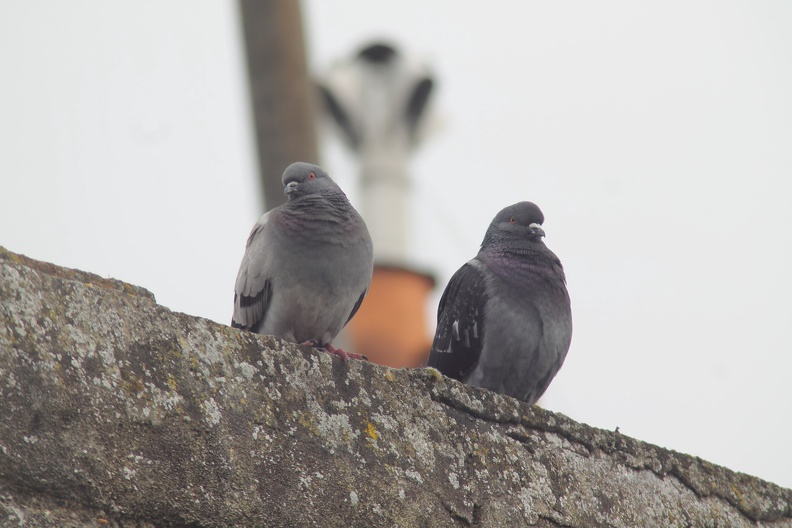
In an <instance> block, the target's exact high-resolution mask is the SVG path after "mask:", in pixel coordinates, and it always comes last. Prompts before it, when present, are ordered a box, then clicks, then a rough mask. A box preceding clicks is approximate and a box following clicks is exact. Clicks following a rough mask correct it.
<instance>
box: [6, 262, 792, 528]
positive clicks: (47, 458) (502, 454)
mask: <svg viewBox="0 0 792 528" xmlns="http://www.w3.org/2000/svg"><path fill="white" fill-rule="evenodd" d="M0 300H1V301H2V303H1V304H0V416H2V417H3V419H2V420H0V525H1V526H20V527H33V526H35V527H43V528H47V527H56V526H57V527H64V526H74V527H88V526H91V527H93V526H98V527H102V526H138V527H143V528H148V527H164V526H168V527H187V526H189V527H193V528H198V527H227V526H404V527H412V526H425V527H435V526H438V527H440V526H454V527H458V526H482V527H487V526H492V527H495V526H498V527H500V526H540V527H553V526H567V527H584V526H586V527H587V526H678V527H688V526H695V527H699V526H700V527H714V526H719V527H720V526H730V527H731V526H746V527H747V526H757V525H761V526H773V527H776V526H778V527H781V526H784V527H792V491H791V490H788V489H784V488H781V487H779V486H776V485H774V484H771V483H768V482H764V481H762V480H759V479H757V478H754V477H751V476H748V475H744V474H740V473H735V472H732V471H730V470H728V469H726V468H723V467H719V466H716V465H713V464H710V463H708V462H706V461H703V460H701V459H698V458H696V457H692V456H688V455H684V454H680V453H676V452H673V451H669V450H665V449H661V448H659V447H656V446H653V445H650V444H646V443H643V442H640V441H637V440H634V439H632V438H629V437H626V436H624V435H621V434H619V433H615V432H610V431H603V430H600V429H595V428H592V427H588V426H586V425H583V424H579V423H576V422H574V421H572V420H570V419H569V418H567V417H565V416H563V415H560V414H555V413H551V412H548V411H545V410H542V409H540V408H537V407H529V406H526V405H524V404H521V403H519V402H517V401H515V400H513V399H510V398H505V397H501V396H498V395H496V394H492V393H489V392H487V391H482V390H478V389H474V388H470V387H466V386H463V385H461V384H459V383H457V382H454V381H452V380H449V379H447V378H444V377H442V376H440V375H439V374H438V373H437V372H436V371H434V370H429V369H422V370H412V371H408V370H393V369H389V368H385V367H379V366H376V365H372V364H369V363H364V362H357V361H353V362H350V363H349V364H348V365H345V364H343V363H342V362H341V361H340V360H339V359H337V358H333V357H331V356H330V355H328V354H325V353H320V352H316V351H314V350H312V349H310V348H308V347H301V346H296V345H292V344H288V343H284V342H281V341H279V340H277V339H275V338H271V337H266V336H257V335H254V334H250V333H246V332H240V331H237V330H234V329H232V328H230V327H227V326H223V325H219V324H216V323H213V322H211V321H208V320H205V319H201V318H197V317H190V316H187V315H184V314H180V313H174V312H171V311H170V310H168V309H167V308H164V307H162V306H159V305H157V304H156V302H155V300H154V298H153V296H152V295H151V294H150V293H149V292H147V291H146V290H144V289H143V288H139V287H135V286H131V285H128V284H125V283H122V282H120V281H115V280H108V279H102V278H100V277H98V276H96V275H93V274H88V273H84V272H81V271H76V270H68V269H64V268H60V267H57V266H54V265H51V264H46V263H42V262H38V261H34V260H31V259H27V258H25V257H22V256H20V255H17V254H14V253H11V252H9V251H7V250H5V249H3V248H0Z"/></svg>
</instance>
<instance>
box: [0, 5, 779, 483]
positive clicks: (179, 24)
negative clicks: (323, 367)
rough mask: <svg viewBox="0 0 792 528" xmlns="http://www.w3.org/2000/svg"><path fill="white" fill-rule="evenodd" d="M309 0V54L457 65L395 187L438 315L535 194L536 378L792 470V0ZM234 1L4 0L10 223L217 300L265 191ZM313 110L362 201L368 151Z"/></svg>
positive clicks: (193, 309) (697, 446)
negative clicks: (563, 299) (442, 299)
mask: <svg viewBox="0 0 792 528" xmlns="http://www.w3.org/2000/svg"><path fill="white" fill-rule="evenodd" d="M299 6H300V7H301V9H302V15H303V21H302V28H303V35H304V44H305V51H306V52H307V61H306V64H307V71H308V72H310V73H312V74H313V75H315V76H319V77H322V76H323V75H324V74H325V73H327V72H329V71H330V70H331V69H332V67H331V65H332V64H333V63H334V62H335V61H337V60H338V59H339V58H343V57H348V56H349V54H350V52H352V51H354V50H357V49H359V47H360V46H361V45H365V44H367V43H370V42H372V41H374V40H378V39H385V40H386V41H388V42H396V43H399V45H402V46H404V49H405V50H410V51H412V52H420V53H422V54H424V56H423V57H422V58H424V59H426V62H427V63H429V64H432V67H433V69H434V70H433V76H434V77H436V78H437V79H440V80H441V81H442V83H441V86H442V90H441V92H438V93H437V94H433V95H432V96H431V97H432V104H433V105H434V107H435V110H436V111H437V113H438V115H440V116H441V117H442V120H441V121H440V123H439V124H440V126H441V127H442V133H441V134H437V135H436V136H435V137H433V138H432V142H431V144H427V145H426V148H421V149H418V150H416V151H414V152H412V153H411V155H410V174H411V176H412V178H411V180H410V181H411V184H412V191H411V192H410V194H409V197H408V198H407V201H408V210H409V211H410V214H409V220H410V222H409V225H408V235H407V240H408V246H409V247H408V248H407V255H406V257H407V262H408V263H410V265H411V266H415V269H418V270H423V269H429V270H432V271H434V272H436V275H437V285H438V288H437V289H435V291H434V294H433V299H432V300H431V301H430V303H429V306H428V309H427V320H428V321H427V324H428V325H429V326H428V330H429V331H430V333H431V328H432V327H431V321H432V319H433V312H434V310H435V309H436V303H437V299H438V297H439V290H441V288H442V286H444V285H445V283H446V282H447V280H448V278H449V277H450V276H451V274H452V273H453V272H454V271H455V270H456V269H457V268H458V267H459V266H460V265H461V264H462V263H463V262H465V261H466V260H468V259H470V258H471V257H472V256H473V255H475V253H476V251H477V248H478V245H479V243H480V242H481V238H482V237H483V234H484V230H485V229H486V225H487V223H488V222H489V220H490V219H491V218H492V217H493V216H494V214H495V213H496V212H497V211H498V210H499V209H500V208H501V207H503V206H504V205H506V204H509V203H513V202H516V201H518V200H525V199H528V200H532V201H535V202H536V203H538V204H539V205H540V206H541V207H542V209H543V211H544V212H545V215H546V217H547V221H546V223H545V228H546V231H547V238H546V240H547V244H548V246H549V247H551V248H552V249H553V251H555V252H556V253H557V254H558V255H559V257H560V258H561V259H562V261H563V262H564V265H565V268H566V271H567V277H568V280H569V290H570V295H571V297H572V309H573V316H574V321H575V333H574V336H573V340H572V348H571V350H570V352H569V355H568V357H567V360H566V363H565V365H564V368H563V369H562V370H561V372H560V373H559V375H558V377H557V378H556V379H555V380H554V382H553V384H552V385H551V387H550V389H549V390H548V392H547V394H546V396H545V398H544V399H543V405H544V406H545V407H547V408H549V409H552V410H554V411H561V412H563V413H564V414H567V415H569V416H570V417H572V418H574V419H576V420H579V421H582V422H586V423H588V424H591V425H595V426H598V427H603V428H608V429H614V428H616V427H617V426H618V427H619V428H620V430H621V432H623V433H624V434H627V435H630V436H635V437H637V438H640V439H642V440H646V441H649V442H652V443H656V444H659V445H663V446H666V447H670V448H673V449H676V450H679V451H684V452H688V453H693V454H695V455H698V456H701V457H703V458H705V459H708V460H711V461H713V462H716V463H719V464H724V465H727V466H729V467H731V468H733V469H736V470H740V471H745V472H747V473H751V474H755V475H758V476H760V477H762V478H766V479H769V480H771V481H774V482H777V483H779V484H782V485H785V486H787V487H792V459H791V458H790V457H789V456H788V446H789V445H792V422H790V420H789V419H788V417H789V416H790V415H792V390H790V384H789V377H790V372H792V333H790V332H789V331H788V322H789V320H790V319H792V308H791V307H790V304H789V299H790V298H792V274H790V273H789V271H788V270H789V269H791V268H792V235H790V232H789V226H790V225H792V208H790V207H789V200H790V197H792V178H790V175H791V174H792V149H790V148H789V145H790V144H792V98H790V97H789V94H790V93H792V68H790V66H789V65H790V64H792V32H790V31H789V30H788V28H789V27H790V26H792V4H789V3H788V2H780V1H768V2H753V1H750V0H737V1H735V2H729V3H723V2H718V1H716V0H694V1H686V2H682V1H678V0H674V1H671V2H663V3H662V4H659V3H658V4H646V3H629V4H627V3H602V2H597V3H590V4H585V3H580V2H569V1H566V0H563V1H559V2H552V3H551V2H523V3H519V4H514V3H503V4H493V5H492V6H491V7H490V8H489V10H488V16H486V17H483V16H482V15H481V8H480V5H479V4H476V3H470V4H467V3H459V2H449V1H438V2H420V1H418V0H405V1H404V2H398V3H376V4H375V3H370V2H365V1H362V0H339V1H337V2H322V1H320V0H306V1H304V2H301V3H300V4H299ZM419 12H420V16H417V13H419ZM242 14H243V9H240V8H239V4H238V3H236V2H227V1H226V2H222V1H216V0H198V1H195V0H172V1H170V2H150V1H143V2H113V3H108V2H100V1H98V0H77V1H74V2H69V3H68V4H60V3H57V2H48V3H45V4H42V3H40V2H3V3H0V68H2V69H0V71H2V80H3V82H2V83H0V145H2V149H0V245H3V246H5V247H7V248H9V249H10V250H12V251H16V252H20V253H25V254H27V255H29V256H31V257H33V258H37V259H42V260H49V261H53V262H56V263H58V264H61V265H65V266H72V267H78V268H81V269H85V270H89V271H92V272H96V273H99V274H101V275H104V276H112V277H117V278H119V279H122V280H125V281H129V282H132V283H135V284H139V285H142V286H145V287H146V288H148V289H150V290H151V291H153V292H154V293H155V294H156V296H157V299H158V300H159V301H160V302H161V303H162V304H164V305H166V306H168V307H170V308H172V309H174V310H179V311H184V312H187V313H190V314H194V315H199V316H203V317H207V318H210V319H214V320H216V321H219V322H221V323H225V324H228V322H229V320H230V315H231V303H232V298H233V282H234V278H235V277H236V272H237V269H238V266H239V262H240V259H241V257H242V254H243V252H244V244H245V240H246V238H247V236H248V233H249V231H250V228H251V226H252V225H253V222H254V221H255V220H256V218H257V217H258V216H259V215H260V214H261V213H262V212H263V207H262V205H261V202H260V198H261V185H260V184H259V183H258V174H259V172H258V168H257V165H258V164H259V159H258V153H257V149H256V141H257V139H256V138H257V136H256V119H257V118H253V117H251V116H253V115H254V111H253V108H252V106H251V102H250V101H251V100H250V98H249V95H250V88H249V85H248V69H247V66H246V58H245V42H246V41H245V37H244V35H245V33H244V31H243V23H242ZM471 28H474V29H473V30H471ZM435 96H436V97H435ZM284 97H285V96H284ZM316 108H317V109H318V108H319V107H318V106H317V107H316ZM288 118H293V119H296V120H298V121H301V119H302V118H301V117H299V116H292V114H291V113H290V112H289V113H287V119H288ZM322 137H323V141H322V142H321V143H319V144H318V158H319V159H320V160H321V162H322V163H323V164H324V165H325V166H326V167H327V168H328V170H329V171H330V173H331V174H332V175H333V177H334V178H335V179H336V180H337V181H338V182H339V184H340V185H341V186H342V188H343V189H344V190H345V191H347V194H348V195H349V196H350V199H351V201H352V203H353V204H355V206H356V207H358V208H359V209H361V210H362V209H363V206H362V192H363V189H362V188H360V189H358V187H357V185H358V180H357V173H358V170H359V168H360V167H361V164H360V160H359V157H358V155H357V154H356V153H355V152H354V151H351V150H350V149H349V148H348V146H347V144H346V143H345V142H344V141H342V140H341V139H339V137H337V136H333V135H327V136H322ZM289 156H291V154H289ZM273 170H274V172H275V175H276V177H278V178H279V176H280V170H278V169H273ZM278 198H280V196H278ZM364 305H365V303H364Z"/></svg>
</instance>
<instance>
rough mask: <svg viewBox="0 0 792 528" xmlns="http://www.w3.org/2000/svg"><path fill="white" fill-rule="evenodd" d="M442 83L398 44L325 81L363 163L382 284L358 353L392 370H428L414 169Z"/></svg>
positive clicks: (340, 66) (367, 49) (329, 100)
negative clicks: (416, 257) (414, 248)
mask: <svg viewBox="0 0 792 528" xmlns="http://www.w3.org/2000/svg"><path fill="white" fill-rule="evenodd" d="M433 85H434V79H433V78H432V76H431V74H430V72H429V71H428V67H427V66H426V65H424V64H422V63H420V62H417V61H410V60H409V58H407V57H405V56H404V55H403V54H402V53H400V52H399V51H398V50H397V49H396V48H394V47H393V46H392V45H390V44H386V43H381V42H376V43H371V44H368V45H366V46H364V47H363V48H362V49H361V50H360V51H359V52H358V53H356V54H355V55H354V56H352V57H351V58H350V59H347V60H343V61H339V62H337V63H336V64H335V65H334V66H333V67H332V69H330V71H329V72H328V73H327V74H326V75H325V76H324V77H323V78H322V79H321V80H320V81H319V88H320V91H321V95H322V101H323V102H324V108H325V110H326V112H327V113H328V114H329V115H330V116H331V117H332V119H333V120H334V122H335V124H336V126H337V127H336V130H338V131H339V132H340V134H341V136H342V138H343V139H344V140H345V141H346V143H347V145H348V146H349V147H350V148H351V149H352V151H353V152H354V153H355V155H356V157H357V158H358V166H359V186H360V210H361V214H362V215H363V218H365V219H366V223H367V224H368V228H369V231H370V232H371V237H372V240H373V242H374V276H373V278H372V281H371V288H370V289H369V294H368V296H367V297H366V300H365V301H364V303H363V305H362V306H361V308H360V311H359V312H358V313H357V315H356V316H355V318H354V319H352V321H350V323H349V327H348V331H349V333H350V337H351V341H352V344H353V345H354V348H355V350H356V351H357V352H359V353H362V354H364V355H366V356H367V357H368V358H369V359H370V360H371V361H374V362H375V363H379V364H381V365H388V366H391V367H418V366H422V365H425V364H426V359H427V357H428V353H429V348H430V346H431V336H430V331H429V329H428V328H427V324H426V322H427V314H426V306H427V304H428V300H429V295H430V293H431V290H432V288H433V287H434V278H433V277H432V275H429V274H428V273H426V272H421V271H419V270H418V269H416V267H415V265H413V264H412V263H411V262H410V258H409V247H410V244H409V224H410V218H411V211H410V192H411V190H412V189H413V185H412V182H411V179H410V175H409V169H408V161H409V157H410V155H411V154H412V152H413V150H414V149H415V148H416V147H417V146H418V142H419V140H420V138H421V131H422V126H423V125H424V123H425V115H424V114H425V112H426V109H427V103H428V101H429V98H430V95H431V93H432V87H433Z"/></svg>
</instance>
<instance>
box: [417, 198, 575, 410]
mask: <svg viewBox="0 0 792 528" xmlns="http://www.w3.org/2000/svg"><path fill="white" fill-rule="evenodd" d="M543 223H544V215H543V214H542V212H541V210H540V209H539V208H538V207H537V206H536V205H535V204H533V203H531V202H520V203H517V204H514V205H512V206H509V207H506V208H505V209H503V210H502V211H500V212H499V213H498V214H497V215H496V216H495V218H494V219H493V221H492V223H491V224H490V225H489V228H488V229H487V232H486V234H485V236H484V241H483V242H482V244H481V249H480V251H479V253H478V255H476V257H475V258H473V259H472V260H470V261H469V262H467V263H466V264H465V265H463V266H462V267H461V268H460V269H459V270H458V271H457V272H456V273H455V274H454V275H453V277H452V278H451V280H450V281H449V283H448V286H447V287H446V289H445V292H444V293H443V296H442V298H441V300H440V307H439V308H438V313H437V331H436V334H435V339H434V342H433V344H432V352H431V355H430V358H429V366H432V367H435V368H437V369H438V370H439V371H440V372H442V373H443V374H445V375H447V376H450V377H452V378H455V379H458V380H460V381H463V382H465V383H468V384H470V385H475V386H478V387H484V388H487V389H490V390H494V391H496V392H500V393H502V394H507V395H509V396H513V397H515V398H518V399H520V400H523V401H527V402H528V403H531V404H533V403H535V402H536V400H538V399H539V397H540V396H541V395H542V394H543V393H544V391H545V390H546V389H547V387H548V386H549V385H550V382H551V381H552V379H553V377H555V375H556V373H557V372H558V370H559V369H560V368H561V365H562V364H563V362H564V359H565V357H566V353H567V351H568V349H569V344H570V341H571V338H572V315H571V309H570V302H569V295H568V293H567V290H566V278H565V276H564V271H563V267H562V266H561V262H560V261H559V260H558V258H557V257H556V256H555V254H553V252H552V251H550V250H549V249H547V247H546V246H545V244H544V242H543V241H542V237H543V236H544V234H545V233H544V230H543V229H542V224H543Z"/></svg>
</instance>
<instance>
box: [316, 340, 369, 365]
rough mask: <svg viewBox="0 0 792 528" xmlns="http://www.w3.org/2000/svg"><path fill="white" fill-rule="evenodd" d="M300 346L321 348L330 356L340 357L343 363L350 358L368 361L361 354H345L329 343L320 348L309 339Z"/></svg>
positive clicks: (317, 343)
mask: <svg viewBox="0 0 792 528" xmlns="http://www.w3.org/2000/svg"><path fill="white" fill-rule="evenodd" d="M302 344H303V345H308V346H310V347H314V348H323V349H324V350H325V351H327V352H329V353H330V354H333V355H334V356H338V357H340V358H341V359H342V360H344V363H346V362H348V361H349V359H350V358H351V359H362V360H364V361H368V360H369V359H368V358H367V357H366V356H364V355H363V354H355V353H354V352H345V351H344V350H342V349H340V348H336V347H334V346H333V345H331V344H330V343H327V344H326V345H325V346H321V345H320V344H319V342H318V341H316V340H315V339H311V340H310V341H306V342H305V343H302Z"/></svg>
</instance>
